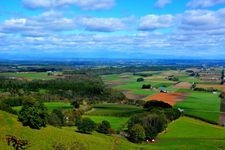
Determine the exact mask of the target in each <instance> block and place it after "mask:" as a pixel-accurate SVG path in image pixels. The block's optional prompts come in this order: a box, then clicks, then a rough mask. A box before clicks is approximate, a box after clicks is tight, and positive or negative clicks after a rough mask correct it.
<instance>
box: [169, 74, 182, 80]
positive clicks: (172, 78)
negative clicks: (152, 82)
mask: <svg viewBox="0 0 225 150" xmlns="http://www.w3.org/2000/svg"><path fill="white" fill-rule="evenodd" d="M167 79H168V80H170V81H179V78H178V77H175V76H174V75H171V76H168V77H167Z"/></svg>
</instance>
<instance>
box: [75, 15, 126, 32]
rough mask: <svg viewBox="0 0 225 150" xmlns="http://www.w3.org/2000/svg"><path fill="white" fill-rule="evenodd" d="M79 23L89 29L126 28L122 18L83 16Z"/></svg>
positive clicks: (111, 30) (104, 30)
mask: <svg viewBox="0 0 225 150" xmlns="http://www.w3.org/2000/svg"><path fill="white" fill-rule="evenodd" d="M79 23H80V24H81V26H82V27H83V28H85V30H87V31H99V32H113V31H117V30H122V29H125V24H124V23H123V21H122V19H118V18H90V17H89V18H87V17H82V18H80V20H79Z"/></svg>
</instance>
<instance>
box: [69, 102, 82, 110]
mask: <svg viewBox="0 0 225 150" xmlns="http://www.w3.org/2000/svg"><path fill="white" fill-rule="evenodd" d="M71 105H72V106H73V108H75V109H78V108H80V104H79V102H78V101H72V102H71Z"/></svg>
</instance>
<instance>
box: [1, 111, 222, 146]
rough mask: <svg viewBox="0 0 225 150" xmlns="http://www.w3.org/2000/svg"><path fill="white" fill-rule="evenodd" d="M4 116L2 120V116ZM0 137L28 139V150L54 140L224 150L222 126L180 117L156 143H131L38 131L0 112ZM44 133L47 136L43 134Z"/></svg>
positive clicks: (70, 131)
mask: <svg viewBox="0 0 225 150" xmlns="http://www.w3.org/2000/svg"><path fill="white" fill-rule="evenodd" d="M3 118H4V119H3ZM0 119H1V120H2V121H1V122H0V133H1V134H0V138H1V139H4V138H5V135H15V136H17V137H18V138H22V139H28V140H29V142H30V148H28V149H29V150H39V149H45V150H51V149H52V146H53V145H54V144H55V143H61V144H64V145H65V146H66V147H67V148H69V147H70V146H71V145H72V144H73V143H74V142H76V143H79V144H80V145H82V149H83V150H88V149H98V150H105V149H115V150H121V149H129V150H136V149H144V150H148V149H153V150H161V149H168V150H174V149H175V150H176V149H184V150H189V149H199V150H201V149H202V150H203V149H204V150H211V149H224V148H225V143H224V140H225V130H224V128H222V127H218V126H214V125H210V124H207V123H205V122H202V121H199V120H196V119H191V118H188V117H182V118H180V119H178V120H176V121H174V122H172V123H171V124H169V126H168V128H167V130H166V131H165V132H163V133H161V134H160V135H159V136H158V138H157V139H156V143H150V144H149V143H143V144H133V143H131V142H129V141H127V139H125V138H123V137H121V136H116V135H115V136H114V135H112V136H108V135H104V134H99V133H96V132H94V133H93V134H81V133H78V132H75V127H63V128H56V127H52V126H47V127H46V128H42V129H41V130H32V129H30V128H29V127H23V126H22V125H21V123H19V122H18V121H17V117H16V116H14V115H11V114H8V113H6V112H3V111H0ZM46 135H48V136H46ZM0 149H4V150H10V149H11V147H9V146H7V144H6V141H5V140H0Z"/></svg>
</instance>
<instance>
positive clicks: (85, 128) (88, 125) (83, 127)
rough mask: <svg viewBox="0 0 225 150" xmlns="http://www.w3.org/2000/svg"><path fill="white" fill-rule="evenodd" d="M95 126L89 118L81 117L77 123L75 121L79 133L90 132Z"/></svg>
mask: <svg viewBox="0 0 225 150" xmlns="http://www.w3.org/2000/svg"><path fill="white" fill-rule="evenodd" d="M95 128H96V124H95V122H94V121H93V120H91V119H90V118H82V119H81V120H80V121H79V123H77V129H78V131H79V132H81V133H91V132H93V131H94V130H95Z"/></svg>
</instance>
